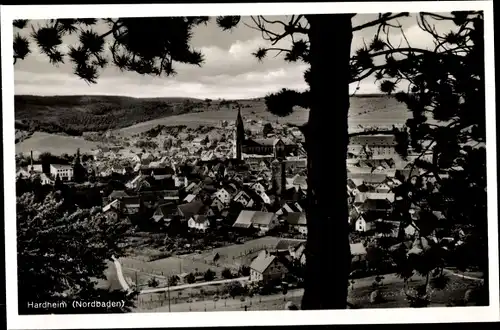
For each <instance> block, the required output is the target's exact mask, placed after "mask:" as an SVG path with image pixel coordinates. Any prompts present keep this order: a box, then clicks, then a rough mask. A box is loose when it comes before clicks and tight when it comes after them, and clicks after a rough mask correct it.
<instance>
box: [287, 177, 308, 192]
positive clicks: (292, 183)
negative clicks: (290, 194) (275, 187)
mask: <svg viewBox="0 0 500 330" xmlns="http://www.w3.org/2000/svg"><path fill="white" fill-rule="evenodd" d="M291 187H294V188H295V189H296V190H298V189H299V188H300V189H302V190H307V177H306V176H305V175H300V174H296V175H295V176H293V177H292V178H286V188H287V189H288V188H291Z"/></svg>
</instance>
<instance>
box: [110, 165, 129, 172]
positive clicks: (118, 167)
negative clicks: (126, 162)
mask: <svg viewBox="0 0 500 330" xmlns="http://www.w3.org/2000/svg"><path fill="white" fill-rule="evenodd" d="M111 172H112V173H117V174H122V175H124V174H126V173H127V170H126V169H125V167H123V166H122V165H119V164H116V165H113V166H112V167H111Z"/></svg>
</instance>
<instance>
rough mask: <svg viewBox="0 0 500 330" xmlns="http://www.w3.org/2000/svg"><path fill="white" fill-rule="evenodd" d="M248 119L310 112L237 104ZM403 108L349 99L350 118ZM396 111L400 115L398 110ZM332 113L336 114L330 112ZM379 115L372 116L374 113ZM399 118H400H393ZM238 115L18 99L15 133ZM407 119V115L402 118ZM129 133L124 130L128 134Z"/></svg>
mask: <svg viewBox="0 0 500 330" xmlns="http://www.w3.org/2000/svg"><path fill="white" fill-rule="evenodd" d="M238 102H239V103H240V104H241V106H242V112H243V115H244V116H247V117H248V118H254V119H262V120H266V121H276V120H278V121H280V122H290V123H294V124H301V123H303V122H305V121H306V120H307V111H305V110H301V109H299V110H297V111H296V112H295V113H293V114H292V115H290V116H288V117H285V118H278V117H276V116H273V115H271V114H270V113H269V112H267V110H266V106H265V103H264V99H263V98H260V99H253V100H239V101H238ZM402 109H403V106H402V105H401V104H400V103H398V102H397V101H396V100H395V99H393V98H391V97H387V96H381V95H365V96H356V97H352V98H351V117H352V118H355V117H356V118H358V119H360V120H362V119H363V117H365V118H366V120H368V121H370V120H372V119H373V120H375V122H374V123H376V122H377V118H379V120H383V121H384V122H386V121H388V120H394V119H396V120H397V122H399V120H398V118H399V117H401V113H403V112H404V111H401V110H402ZM395 110H396V111H395ZM332 111H334V109H332ZM375 112H376V113H377V114H376V116H372V115H371V113H375ZM396 113H398V115H395V114H396ZM234 116H235V113H234V110H233V109H232V107H231V106H230V105H228V104H227V102H226V101H224V100H201V99H193V98H180V97H179V98H132V97H124V96H79V95H76V96H31V95H16V96H15V118H16V124H15V125H16V129H18V130H22V131H27V132H31V133H33V132H35V131H41V132H46V133H66V134H68V135H76V136H77V135H81V134H82V133H83V132H87V131H101V132H102V131H107V130H120V131H123V132H127V133H129V132H130V133H132V132H134V133H138V132H142V131H144V130H147V129H150V128H152V127H154V126H156V125H200V124H204V125H214V124H217V123H219V122H220V121H221V120H234ZM404 117H405V118H407V115H405V116H404ZM125 128H126V129H125Z"/></svg>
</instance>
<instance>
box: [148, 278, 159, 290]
mask: <svg viewBox="0 0 500 330" xmlns="http://www.w3.org/2000/svg"><path fill="white" fill-rule="evenodd" d="M158 285H160V283H159V282H158V280H157V279H156V278H155V277H152V278H150V279H149V281H148V286H149V287H151V288H157V287H158Z"/></svg>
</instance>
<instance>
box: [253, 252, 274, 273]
mask: <svg viewBox="0 0 500 330" xmlns="http://www.w3.org/2000/svg"><path fill="white" fill-rule="evenodd" d="M263 252H265V251H263ZM275 259H276V257H275V256H273V255H271V254H268V253H260V254H259V255H258V256H257V258H255V259H254V260H253V261H252V263H251V264H250V268H251V269H253V270H255V271H257V272H259V273H264V272H265V271H266V269H267V268H269V266H270V265H271V264H272V263H273V262H274V260H275Z"/></svg>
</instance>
